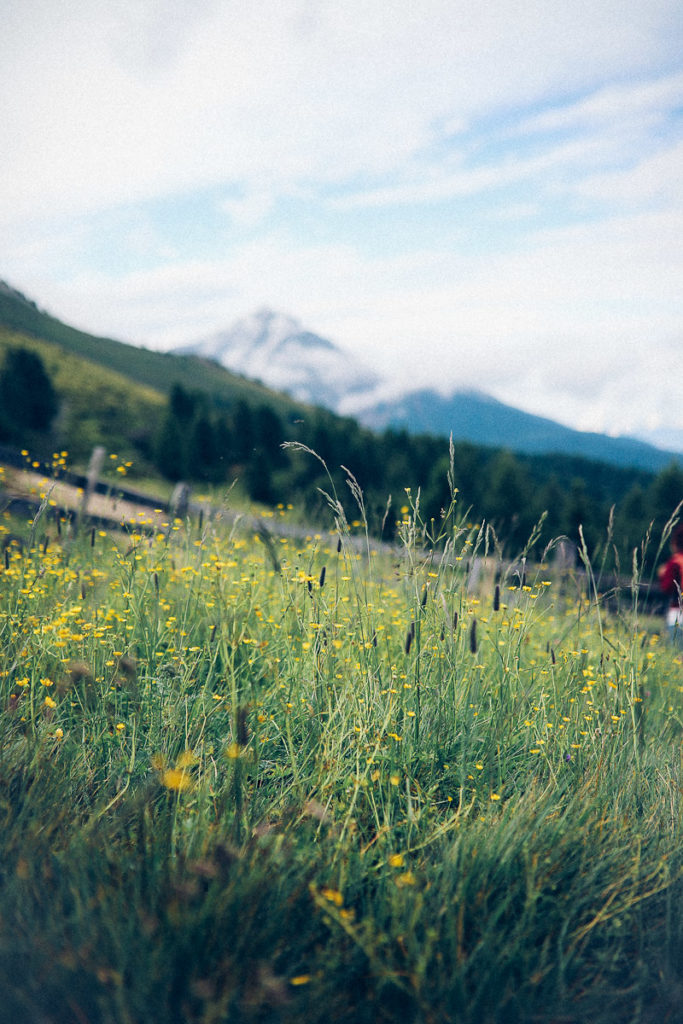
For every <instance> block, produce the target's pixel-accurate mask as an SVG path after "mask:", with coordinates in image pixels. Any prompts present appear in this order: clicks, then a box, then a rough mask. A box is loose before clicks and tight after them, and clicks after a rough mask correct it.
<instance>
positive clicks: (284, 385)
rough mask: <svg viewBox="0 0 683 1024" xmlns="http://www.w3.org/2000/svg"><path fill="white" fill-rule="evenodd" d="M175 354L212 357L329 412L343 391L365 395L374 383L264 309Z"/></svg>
mask: <svg viewBox="0 0 683 1024" xmlns="http://www.w3.org/2000/svg"><path fill="white" fill-rule="evenodd" d="M179 351H181V352H182V353H184V354H192V355H199V356H204V357H205V358H207V359H214V360H215V361H216V362H218V363H221V364H222V365H223V366H225V367H226V368H227V369H229V370H232V371H233V372H235V373H241V374H243V375H244V376H246V377H253V378H256V379H258V380H261V381H263V383H264V384H267V385H268V386H269V387H273V388H277V389H278V390H279V391H286V392H287V393H288V394H290V395H291V396H292V397H293V398H297V399H298V400H299V401H302V402H306V403H310V404H313V405H324V406H327V407H329V408H332V409H336V408H337V407H338V406H339V403H340V402H341V400H342V398H343V397H344V396H346V395H348V394H349V393H352V394H355V393H361V392H366V391H368V392H369V391H370V390H372V389H373V388H374V387H376V386H377V384H378V383H379V381H378V379H377V377H376V376H375V374H374V373H373V372H372V371H371V370H369V369H368V368H367V367H363V366H362V365H360V364H359V363H358V360H357V359H356V358H355V357H352V356H350V355H348V354H347V353H346V352H344V351H343V350H342V349H340V348H339V347H338V346H337V345H335V344H334V343H333V342H331V341H329V340H328V339H327V338H323V337H321V336H320V335H319V334H315V333H314V332H313V331H309V330H307V329H306V328H305V327H304V326H303V325H302V324H301V322H300V321H298V320H296V319H294V317H291V316H289V315H287V314H286V313H281V312H277V311H276V310H273V309H269V308H268V307H266V306H263V307H261V308H260V309H257V310H256V311H255V312H254V313H252V314H250V315H249V316H246V317H244V318H242V319H241V320H238V321H237V322H236V323H234V324H233V326H232V327H230V328H228V329H227V330H225V331H219V332H218V333H216V334H213V335H211V336H210V337H208V338H204V339H201V340H200V341H197V342H195V343H194V344H191V345H185V346H183V348H182V349H181V350H179Z"/></svg>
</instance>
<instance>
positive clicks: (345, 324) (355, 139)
mask: <svg viewBox="0 0 683 1024" xmlns="http://www.w3.org/2000/svg"><path fill="white" fill-rule="evenodd" d="M0 24H2V35H1V37H0V146H1V147H2V160H1V161H0V182H1V185H2V187H1V188H0V278H3V279H4V280H6V281H8V282H9V283H10V284H11V285H12V286H14V287H16V288H18V289H20V290H21V291H23V292H24V293H25V294H27V295H28V296H29V297H31V298H33V299H35V300H36V301H37V302H38V304H39V305H40V306H41V307H43V308H46V309H47V310H48V311H49V312H51V313H52V314H53V315H55V316H58V317H59V318H60V319H63V320H66V321H67V322H69V323H72V324H74V325H75V326H78V327H81V328H83V329H85V330H88V331H90V332H93V333H97V334H103V335H107V336H110V337H116V338H120V339H122V340H124V341H129V342H132V343H135V344H141V345H146V346H148V347H150V348H159V349H168V348H171V347H173V346H176V345H182V344H185V343H188V342H191V341H194V340H197V339H199V338H202V337H205V336H207V335H209V334H211V333H214V332H215V331H218V330H220V329H223V328H227V327H229V326H231V325H232V324H233V323H234V321H235V320H237V319H238V318H241V317H243V316H245V315H248V314H249V313H251V312H253V311H254V310H255V309H257V308H259V307H262V306H268V307H270V308H273V309H275V310H278V311H282V312H285V313H288V314H290V315H293V316H295V317H297V318H298V319H299V320H300V321H301V322H302V323H303V325H304V326H305V327H306V328H307V329H309V330H312V331H315V332H316V333H318V334H321V335H322V336H324V337H326V338H329V339H330V340H332V341H334V342H335V343H336V344H338V345H339V346H340V347H341V348H343V349H345V350H346V351H348V352H350V353H352V354H354V355H355V356H356V357H357V358H358V359H361V360H363V361H364V362H365V363H367V364H369V365H371V366H372V367H373V368H374V369H375V370H377V371H379V372H380V373H381V374H383V375H385V376H387V377H389V378H391V379H393V380H396V381H398V382H399V383H403V384H406V385H409V386H422V385H431V386H437V387H439V388H440V389H441V390H442V391H446V390H448V389H452V388H462V387H476V388H479V389H481V390H483V391H485V392H487V393H489V394H491V395H494V396H495V397H497V398H499V399H501V400H503V401H506V402H509V403H511V404H513V405H516V406H517V407H519V408H523V409H526V410H528V411H531V412H535V413H539V414H541V415H546V416H550V417H552V418H553V419H556V420H559V421H561V422H563V423H567V424H568V425H571V426H574V427H578V428H580V429H594V430H600V431H605V432H609V433H632V434H637V433H642V432H644V431H647V430H652V429H656V428H664V427H668V428H675V429H680V430H683V401H681V393H682V390H683V372H682V371H681V351H682V348H683V345H682V342H683V329H682V325H683V317H682V315H681V314H682V312H683V309H682V307H683V244H682V239H683V185H682V182H683V6H681V4H680V0H601V2H600V3H599V4H596V3H595V2H594V0H591V2H590V3H588V2H584V0H571V2H569V3H567V0H489V2H485V0H477V2H475V0H468V2H464V0H421V2H420V3H419V4H416V3H415V2H414V0H409V2H408V0H382V2H380V0H344V2H343V3H340V2H339V0H336V2H334V3H332V2H328V0H316V2H312V0H259V2H258V3H251V4H249V3H245V2H244V0H239V2H233V0H108V2H107V3H102V0H69V3H68V4H65V3H64V2H63V0H22V3H20V4H19V3H16V2H15V0H0Z"/></svg>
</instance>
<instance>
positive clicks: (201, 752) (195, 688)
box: [0, 479, 683, 1024]
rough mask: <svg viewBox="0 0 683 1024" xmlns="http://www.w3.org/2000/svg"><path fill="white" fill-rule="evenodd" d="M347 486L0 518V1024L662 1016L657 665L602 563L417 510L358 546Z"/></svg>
mask: <svg viewBox="0 0 683 1024" xmlns="http://www.w3.org/2000/svg"><path fill="white" fill-rule="evenodd" d="M350 484H351V491H352V494H353V496H354V497H355V501H356V506H355V509H354V512H353V515H355V516H356V517H357V518H356V519H355V520H354V521H353V522H349V520H350V519H351V515H349V517H348V520H347V516H346V515H345V513H344V510H343V508H342V506H341V504H340V503H339V502H338V501H337V498H336V496H335V495H334V494H330V496H329V530H328V531H327V532H322V533H320V534H311V535H310V536H307V537H304V536H302V537H301V539H297V538H296V537H294V536H281V535H280V534H278V532H277V524H278V522H279V521H280V520H281V519H282V520H285V521H286V519H287V513H286V510H284V509H279V510H277V509H276V510H275V511H274V512H273V514H272V519H271V520H268V519H266V520H265V522H266V525H268V524H269V523H270V529H264V530H262V531H260V532H259V533H255V532H254V531H253V530H251V529H249V528H248V527H247V525H246V523H245V526H244V527H240V524H239V523H237V524H232V525H229V524H228V523H227V521H226V520H222V519H221V517H220V516H218V517H216V518H214V519H213V520H212V521H211V522H208V523H204V524H203V525H202V527H201V530H200V529H199V526H198V525H197V524H193V523H190V522H181V521H175V522H169V523H167V524H164V525H163V526H162V527H161V528H159V527H157V528H156V530H155V531H151V532H150V531H148V530H147V529H144V528H143V527H145V525H146V524H145V523H144V522H142V521H141V524H140V529H139V531H138V532H137V533H135V532H134V533H133V534H130V535H123V534H116V533H111V534H110V533H105V532H104V531H86V532H84V533H83V534H82V535H81V536H80V537H79V538H74V537H72V536H71V535H70V533H69V530H68V528H67V526H66V524H61V523H59V522H57V521H55V520H54V519H51V518H49V517H48V511H49V509H48V508H44V509H43V511H42V512H41V513H40V514H39V515H38V516H37V517H36V519H35V520H34V521H33V522H32V523H29V524H26V523H17V522H12V521H11V520H10V519H9V518H8V517H7V516H5V518H4V519H0V531H2V536H0V545H1V546H2V548H3V549H4V550H3V556H2V558H3V560H2V562H1V563H0V638H1V646H0V651H1V662H0V692H1V699H0V715H1V716H2V729H1V730H0V824H1V826H2V827H1V830H0V844H2V855H1V857H0V878H1V882H0V991H1V992H2V999H1V1000H0V1019H2V1020H7V1021H13V1022H19V1024H21V1022H24V1021H25V1022H30V1024H34V1022H36V1024H43V1022H44V1024H52V1022H62V1021H69V1022H74V1024H100V1022H102V1024H105V1022H106V1024H110V1022H111V1024H114V1022H115V1024H153V1022H154V1024H156V1022H158V1024H174V1022H177V1024H186V1022H190V1024H200V1022H201V1024H220V1022H231V1024H232V1022H249V1024H251V1022H254V1024H256V1022H274V1024H275V1022H278V1024H279V1022H282V1024H290V1022H291V1024H295V1022H296V1024H299V1022H313V1024H317V1022H320V1024H323V1022H325V1024H328V1022H330V1021H332V1022H342V1021H343V1022H349V1024H351V1022H353V1024H364V1022H368V1024H371V1022H372V1024H375V1022H379V1024H382V1022H393V1021H400V1022H416V1024H418V1022H420V1024H422V1022H424V1024H447V1022H457V1024H487V1022H497V1024H515V1022H523V1021H529V1022H532V1021H538V1022H547V1024H551V1022H555V1024H571V1022H589V1021H590V1022H591V1024H608V1022H614V1024H626V1022H631V1021H633V1022H637V1021H643V1022H649V1021H652V1022H653V1024H654V1022H658V1024H659V1022H666V1021H669V1022H676V1021H680V1020H681V1005H682V1002H683V1000H682V993H683V917H682V914H681V910H682V908H683V884H682V876H681V868H682V864H683V847H682V846H681V834H680V833H681V792H682V788H681V787H682V777H681V765H682V747H681V737H682V732H683V719H682V709H683V659H682V657H681V654H680V653H677V652H676V651H675V650H674V649H672V648H671V647H670V646H669V645H668V644H667V642H666V641H665V639H664V636H663V634H662V636H660V635H659V623H658V622H657V621H650V620H647V619H643V618H642V617H641V615H640V612H639V608H638V605H637V600H636V599H635V598H632V596H631V594H630V592H628V591H626V592H624V593H622V595H621V596H620V601H619V602H615V601H612V602H610V610H608V609H607V606H606V603H605V602H604V601H603V599H602V595H601V592H600V572H599V561H600V558H599V552H598V553H597V557H596V558H593V564H592V565H590V564H589V565H588V572H587V573H586V574H585V575H580V574H575V573H573V572H572V573H565V574H559V573H558V572H556V571H555V570H554V569H553V563H552V553H553V552H552V545H551V546H550V549H549V550H546V551H545V552H543V550H542V548H540V547H539V546H538V544H536V545H535V547H534V553H535V556H536V557H535V558H532V557H531V556H529V558H528V560H526V561H524V559H523V558H520V559H518V560H516V561H515V563H514V564H510V563H503V562H502V560H501V559H500V558H499V552H498V550H497V544H496V539H495V536H494V535H493V533H492V532H491V531H490V530H487V529H486V528H485V527H483V526H480V525H479V524H477V523H472V522H469V521H468V520H466V519H463V517H462V516H461V515H460V512H459V506H458V504H457V501H456V500H455V498H456V496H455V495H454V502H453V505H452V506H451V508H450V509H448V510H446V511H445V512H444V516H443V518H442V520H441V522H440V523H439V524H437V531H438V532H437V534H436V535H434V534H432V533H431V532H430V531H431V527H430V529H427V527H426V526H425V524H423V523H422V521H421V516H420V508H419V500H418V499H417V497H416V496H413V497H411V495H410V494H408V495H407V497H406V500H405V504H404V505H403V507H402V508H401V509H400V511H398V512H397V513H396V515H397V518H398V519H399V520H400V522H399V526H398V535H399V538H400V540H399V541H398V542H397V544H396V546H395V548H394V549H392V550H387V549H384V548H383V549H381V550H377V549H376V547H375V545H374V544H373V541H372V539H371V538H370V537H369V536H368V535H367V533H366V531H365V529H364V525H363V524H364V509H363V498H362V494H361V493H360V491H359V490H358V489H357V488H356V486H355V483H354V481H353V479H351V480H350ZM392 514H394V513H393V512H392ZM19 538H21V542H20V540H19ZM658 543H659V540H657V541H656V542H654V546H655V548H656V547H657V544H658ZM584 557H585V560H586V562H587V563H588V562H589V553H588V552H584ZM637 563H638V559H636V565H635V568H634V573H635V575H636V576H637V572H638V568H637ZM475 570H476V571H475ZM634 593H635V592H634Z"/></svg>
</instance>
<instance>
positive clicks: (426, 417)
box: [176, 307, 682, 472]
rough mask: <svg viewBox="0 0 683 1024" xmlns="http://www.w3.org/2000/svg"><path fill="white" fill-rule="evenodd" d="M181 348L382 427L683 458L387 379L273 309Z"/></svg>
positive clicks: (621, 458)
mask: <svg viewBox="0 0 683 1024" xmlns="http://www.w3.org/2000/svg"><path fill="white" fill-rule="evenodd" d="M304 339H305V341H304ZM176 351H177V352H178V353H179V354H192V355H195V356H203V357H204V358H212V359H215V360H216V361H217V362H219V363H220V364H221V365H222V366H224V367H225V368H227V369H230V370H232V371H233V372H237V373H243V374H245V375H246V376H251V377H256V378H257V379H259V380H262V381H263V382H264V383H265V384H267V385H269V386H271V387H276V388H278V389H279V390H281V391H284V392H286V393H288V394H290V395H292V397H294V398H295V399H297V400H300V401H305V402H307V403H310V404H317V405H323V406H325V407H327V408H329V409H331V410H332V411H334V412H336V413H338V414H340V415H347V416H353V417H354V418H356V419H357V420H358V421H359V422H360V423H361V424H363V426H366V427H369V428H370V429H373V430H375V431H381V430H385V429H387V428H393V429H405V430H407V431H408V432H409V433H411V434H434V435H436V436H443V437H449V436H450V435H451V434H452V435H453V437H454V439H455V440H462V441H471V442H472V443H475V444H483V445H487V446H489V447H504V448H509V449H510V450H512V451H515V452H519V453H520V454H563V453H564V454H569V455H578V456H581V457H584V458H588V459H592V460H594V461H606V462H609V463H611V464H613V465H619V466H626V467H628V466H633V467H634V468H638V469H646V470H648V471H652V472H656V471H657V470H659V469H662V468H664V467H665V466H667V465H669V464H670V463H671V462H672V461H679V462H681V461H682V460H681V455H680V454H679V453H678V452H675V451H668V450H666V449H662V448H659V447H657V446H655V445H653V444H651V443H649V442H647V441H643V440H640V439H637V438H631V437H624V436H619V437H611V436H610V435H607V434H601V433H598V432H595V431H590V432H589V431H581V430H576V429H574V428H572V427H568V426H565V425H564V424H561V423H558V422H557V421H555V420H552V419H550V418H549V417H544V416H538V415H536V414H534V413H529V412H525V411H524V410H522V409H518V408H516V407H515V406H511V405H507V404H506V403H504V402H501V401H500V400H499V399H497V398H495V397H494V396H493V395H489V394H487V393H486V392H483V391H481V390H479V389H476V388H471V387H467V388H460V389H458V388H456V389H453V390H452V391H451V392H450V393H449V394H447V395H443V394H441V393H440V392H439V391H437V390H435V389H433V388H418V389H414V390H410V389H405V388H401V387H400V386H399V385H398V384H396V383H392V382H391V381H383V380H381V378H379V377H378V375H377V374H375V373H374V371H372V370H370V369H369V368H367V367H364V366H363V365H362V364H361V363H359V361H358V359H357V358H355V357H354V358H352V357H351V356H349V355H347V354H346V353H345V352H344V351H343V350H342V349H340V348H339V346H337V345H335V344H334V343H333V342H331V341H329V339H327V338H322V337H321V336H320V335H317V334H314V333H313V332H312V331H309V330H306V329H305V328H304V327H303V326H302V324H301V323H300V322H299V321H298V320H296V319H294V318H293V317H290V316H288V315H287V314H283V313H277V312H275V311H273V310H271V309H268V308H266V307H263V308H261V309H259V310H257V311H256V312H255V313H253V314H252V315H251V316H249V317H245V318H242V319H241V320H238V321H237V322H236V323H235V324H233V326H232V327H230V328H227V329H226V330H224V331H219V332H216V333H215V334H212V335H210V336H209V337H207V338H204V339H201V340H200V341H198V342H195V343H191V344H188V345H185V346H182V347H181V348H179V349H177V350H176ZM322 353H324V355H321V354H322Z"/></svg>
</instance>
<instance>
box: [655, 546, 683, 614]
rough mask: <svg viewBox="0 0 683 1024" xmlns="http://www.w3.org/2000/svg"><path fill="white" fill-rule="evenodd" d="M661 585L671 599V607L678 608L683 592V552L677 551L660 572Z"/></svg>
mask: <svg viewBox="0 0 683 1024" xmlns="http://www.w3.org/2000/svg"><path fill="white" fill-rule="evenodd" d="M659 585H660V587H661V588H662V590H663V591H664V593H665V594H667V595H668V596H670V597H671V602H670V603H671V607H672V608H678V606H679V603H680V598H681V591H683V551H677V552H676V553H675V554H674V555H672V556H671V558H670V559H669V561H668V562H667V563H666V565H663V566H662V567H661V569H660V570H659Z"/></svg>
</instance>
